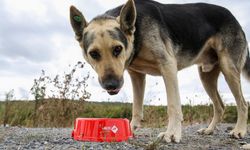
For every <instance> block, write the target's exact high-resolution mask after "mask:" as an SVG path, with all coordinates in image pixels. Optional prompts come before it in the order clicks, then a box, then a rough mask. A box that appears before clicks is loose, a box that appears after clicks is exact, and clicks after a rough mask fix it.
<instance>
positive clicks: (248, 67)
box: [243, 47, 250, 81]
mask: <svg viewBox="0 0 250 150" xmlns="http://www.w3.org/2000/svg"><path fill="white" fill-rule="evenodd" d="M243 74H244V76H245V77H246V78H247V80H248V81H250V54H249V47H247V58H246V62H245V65H244V68H243Z"/></svg>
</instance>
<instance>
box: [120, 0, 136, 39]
mask: <svg viewBox="0 0 250 150" xmlns="http://www.w3.org/2000/svg"><path fill="white" fill-rule="evenodd" d="M135 20H136V8H135V3H134V0H128V2H127V3H126V4H125V5H124V6H123V8H122V10H121V12H120V24H121V29H122V30H123V31H124V32H125V33H127V34H130V35H131V34H133V33H134V31H135Z"/></svg>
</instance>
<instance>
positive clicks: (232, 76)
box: [219, 52, 248, 138]
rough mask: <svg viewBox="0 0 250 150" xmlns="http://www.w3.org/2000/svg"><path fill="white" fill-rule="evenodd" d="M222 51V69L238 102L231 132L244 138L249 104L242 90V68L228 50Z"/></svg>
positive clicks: (236, 136) (220, 58)
mask: <svg viewBox="0 0 250 150" xmlns="http://www.w3.org/2000/svg"><path fill="white" fill-rule="evenodd" d="M222 53H223V54H221V55H220V56H219V61H220V65H221V70H222V73H223V75H224V76H225V79H226V81H227V83H228V85H229V88H230V90H231V91H232V94H233V96H234V98H235V100H236V104H237V115H238V118H237V123H236V126H235V128H234V129H233V130H232V131H231V132H230V134H231V135H232V136H233V137H235V138H242V137H244V135H245V134H246V132H247V117H248V106H247V103H246V101H245V99H244V97H243V94H242V90H241V82H240V77H241V76H240V71H239V70H240V69H237V67H236V65H235V64H234V63H233V61H232V60H231V59H230V57H229V56H228V55H227V53H226V52H222Z"/></svg>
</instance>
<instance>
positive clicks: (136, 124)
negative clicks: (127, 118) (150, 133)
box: [130, 119, 141, 132]
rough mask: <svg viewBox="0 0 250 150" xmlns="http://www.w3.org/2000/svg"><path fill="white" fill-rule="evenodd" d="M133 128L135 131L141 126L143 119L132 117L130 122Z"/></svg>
mask: <svg viewBox="0 0 250 150" xmlns="http://www.w3.org/2000/svg"><path fill="white" fill-rule="evenodd" d="M130 127H131V130H132V131H133V132H134V131H136V130H137V129H140V128H141V120H140V119H132V121H131V123H130Z"/></svg>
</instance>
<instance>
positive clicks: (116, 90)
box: [108, 89, 120, 92]
mask: <svg viewBox="0 0 250 150" xmlns="http://www.w3.org/2000/svg"><path fill="white" fill-rule="evenodd" d="M119 91H120V89H115V90H108V92H119Z"/></svg>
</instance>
